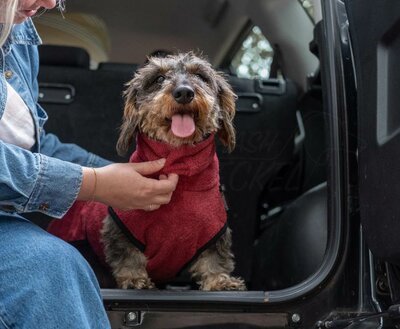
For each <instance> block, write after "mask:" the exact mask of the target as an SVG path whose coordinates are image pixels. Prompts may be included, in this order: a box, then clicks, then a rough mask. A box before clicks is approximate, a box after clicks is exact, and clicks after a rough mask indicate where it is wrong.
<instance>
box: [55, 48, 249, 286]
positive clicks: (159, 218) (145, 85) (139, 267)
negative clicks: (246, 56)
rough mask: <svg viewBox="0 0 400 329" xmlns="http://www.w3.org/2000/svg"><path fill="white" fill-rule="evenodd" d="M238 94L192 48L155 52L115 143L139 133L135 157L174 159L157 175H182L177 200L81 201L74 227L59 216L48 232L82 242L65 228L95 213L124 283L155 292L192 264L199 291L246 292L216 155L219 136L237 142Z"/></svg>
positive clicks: (100, 247) (98, 244) (139, 75)
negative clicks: (118, 204)
mask: <svg viewBox="0 0 400 329" xmlns="http://www.w3.org/2000/svg"><path fill="white" fill-rule="evenodd" d="M235 99H236V95H235V94H234V92H233V91H232V89H231V87H230V85H229V84H228V83H227V81H226V80H225V78H224V77H223V75H222V73H220V72H217V71H215V70H214V69H213V68H212V66H211V64H210V63H208V62H207V61H206V60H204V59H203V58H201V57H200V56H197V55H195V54H194V53H192V52H189V53H181V54H177V55H169V56H167V57H165V58H160V57H151V58H149V59H148V61H147V64H146V65H145V66H143V67H142V68H141V69H139V70H138V71H137V72H136V74H135V76H134V77H133V79H132V80H131V81H130V82H128V84H127V88H126V90H125V92H124V100H125V108H124V116H123V123H122V126H121V132H120V137H119V139H118V142H117V150H118V152H119V153H120V154H125V153H126V152H127V151H128V150H129V148H130V147H131V146H132V144H133V142H134V141H135V139H136V151H135V152H134V153H133V155H132V157H131V159H130V161H131V162H140V161H150V160H154V159H158V158H161V157H164V158H166V164H165V166H164V168H163V170H162V172H161V173H158V175H160V174H168V173H177V174H178V175H179V177H180V178H179V182H178V185H177V188H176V190H175V192H174V193H173V195H172V198H171V202H170V203H169V204H167V205H163V206H162V207H160V208H159V209H158V210H155V211H152V212H146V211H143V210H134V211H119V210H117V209H112V208H109V209H107V207H106V206H105V205H101V204H97V203H94V202H92V203H88V202H78V203H76V204H75V205H74V206H73V207H72V208H71V210H70V211H69V212H68V214H67V215H66V217H67V218H66V220H67V224H65V223H64V224H63V223H60V222H53V223H52V226H50V227H49V231H50V232H51V233H53V234H55V235H58V236H60V237H62V238H64V239H66V240H68V241H71V240H74V239H75V240H79V239H82V236H81V233H79V234H77V233H76V229H73V230H72V231H73V233H72V235H71V233H68V234H65V232H66V231H68V228H76V227H87V226H86V225H85V223H86V222H88V220H87V218H88V217H89V216H90V217H91V220H90V223H91V224H90V229H91V230H92V228H93V227H94V228H95V231H96V232H97V233H96V232H94V233H93V230H92V232H89V229H88V230H87V232H86V233H84V235H85V238H86V239H88V240H89V242H90V244H91V246H92V248H93V250H94V251H95V252H96V253H97V254H99V255H100V257H103V258H104V260H105V262H106V263H107V264H108V265H109V267H110V268H111V270H112V273H113V276H114V278H115V280H116V282H117V285H118V287H120V288H123V289H128V288H133V289H152V288H155V287H156V285H155V283H160V282H166V281H168V280H171V279H172V278H173V277H174V276H176V275H177V274H178V273H179V272H180V271H181V270H182V269H183V268H187V269H188V271H189V273H190V274H191V275H192V277H193V279H194V280H196V282H197V283H198V284H199V288H200V289H201V290H205V291H212V290H214V291H215V290H246V286H245V283H244V281H243V280H242V279H241V278H238V277H233V276H232V275H231V273H232V271H233V270H234V256H233V254H232V252H231V230H230V229H229V228H228V226H227V223H226V211H225V209H224V203H223V200H222V197H221V195H220V192H219V173H218V171H219V166H218V159H217V156H216V152H215V136H218V137H219V139H220V141H221V142H222V144H223V145H224V146H226V147H227V149H228V150H229V151H232V150H233V149H234V147H235V129H234V126H233V118H234V115H235ZM71 218H72V219H73V220H71ZM62 221H65V219H63V220H62ZM62 221H61V222H62ZM96 223H97V224H96ZM69 232H71V230H69ZM154 282H155V283H154Z"/></svg>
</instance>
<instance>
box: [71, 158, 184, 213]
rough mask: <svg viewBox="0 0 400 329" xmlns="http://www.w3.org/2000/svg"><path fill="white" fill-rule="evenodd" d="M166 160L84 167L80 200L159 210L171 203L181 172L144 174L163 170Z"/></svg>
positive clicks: (127, 208) (128, 207) (129, 207)
mask: <svg viewBox="0 0 400 329" xmlns="http://www.w3.org/2000/svg"><path fill="white" fill-rule="evenodd" d="M164 164H165V159H160V160H157V161H150V162H141V163H114V164H111V165H108V166H105V167H102V168H96V169H94V170H93V168H87V167H83V182H82V187H81V191H80V193H79V195H78V200H94V201H99V202H102V203H104V204H106V205H109V206H111V207H115V208H117V209H121V210H131V209H143V210H147V211H151V210H155V209H158V208H159V207H160V206H161V205H163V204H167V203H169V201H170V200H171V196H172V193H173V191H174V190H175V188H176V185H177V183H178V175H176V174H169V175H168V176H165V175H160V177H159V180H157V179H152V178H147V177H144V176H145V175H151V174H154V173H156V172H158V171H160V170H161V169H162V168H163V166H164Z"/></svg>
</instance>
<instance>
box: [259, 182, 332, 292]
mask: <svg viewBox="0 0 400 329" xmlns="http://www.w3.org/2000/svg"><path fill="white" fill-rule="evenodd" d="M326 188H327V186H326V183H322V184H320V185H318V186H316V187H315V188H313V189H311V190H309V191H308V192H306V193H305V194H303V195H302V196H300V197H299V198H298V199H296V200H295V201H293V202H292V203H290V205H288V206H287V207H286V209H285V210H284V211H283V213H282V214H281V215H280V216H277V217H276V218H275V221H274V222H273V223H272V224H271V226H270V227H269V228H268V229H267V230H266V231H265V232H264V233H263V234H262V235H261V236H260V238H259V239H258V241H257V244H256V246H255V260H254V271H253V276H252V279H251V289H253V290H277V289H284V288H288V287H290V286H293V285H295V284H297V283H300V282H301V281H303V280H305V279H307V278H308V277H309V276H310V275H311V274H313V273H315V271H316V270H317V269H318V267H319V266H320V265H321V263H322V260H323V257H324V253H325V249H326V242H327V192H326Z"/></svg>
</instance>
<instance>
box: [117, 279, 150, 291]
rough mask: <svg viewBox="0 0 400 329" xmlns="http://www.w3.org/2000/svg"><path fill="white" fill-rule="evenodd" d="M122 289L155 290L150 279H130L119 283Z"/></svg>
mask: <svg viewBox="0 0 400 329" xmlns="http://www.w3.org/2000/svg"><path fill="white" fill-rule="evenodd" d="M118 286H119V287H120V288H121V289H155V288H156V286H155V284H154V283H153V282H152V281H151V280H150V278H129V279H125V280H121V281H119V282H118Z"/></svg>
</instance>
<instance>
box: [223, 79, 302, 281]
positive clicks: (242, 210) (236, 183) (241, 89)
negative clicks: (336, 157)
mask: <svg viewBox="0 0 400 329" xmlns="http://www.w3.org/2000/svg"><path fill="white" fill-rule="evenodd" d="M229 82H230V84H231V85H232V87H233V89H234V91H235V92H236V93H237V94H238V95H239V101H238V102H237V113H236V117H235V121H234V122H235V127H236V134H237V145H236V148H235V150H234V151H233V152H232V153H231V154H227V153H226V152H224V150H223V148H219V149H218V151H219V158H220V167H221V182H222V183H223V184H224V185H225V187H226V191H227V193H226V196H227V199H228V204H229V207H230V210H229V212H228V220H229V225H230V227H231V228H232V231H233V242H234V243H233V251H234V254H235V258H236V263H237V266H236V271H237V273H238V274H239V275H241V276H243V277H244V278H246V279H247V280H248V279H249V278H250V271H251V262H252V257H251V250H252V246H253V243H254V240H255V238H256V234H257V230H258V224H259V221H258V214H257V207H258V204H259V202H260V197H261V193H262V192H263V190H264V189H265V188H267V189H268V186H269V184H270V182H271V181H272V180H273V178H274V177H275V175H276V174H277V173H278V172H279V171H280V169H281V168H282V167H284V166H285V165H287V164H288V163H289V162H291V160H292V157H293V145H294V133H295V130H296V106H297V88H296V86H295V85H294V83H293V82H290V81H286V82H284V87H282V86H281V85H273V86H268V89H265V90H264V89H262V88H260V87H259V86H260V81H256V80H249V79H240V78H237V77H233V76H230V77H229ZM281 87H282V88H281ZM256 95H257V96H258V97H260V99H261V104H260V106H259V107H258V110H257V111H252V110H251V109H249V108H248V107H247V108H246V107H245V106H246V105H247V104H248V105H250V106H251V102H248V101H250V100H252V99H253V100H254V101H255V100H256V99H257V98H256ZM252 97H254V98H252ZM241 98H242V100H241ZM247 100H248V101H247Z"/></svg>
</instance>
